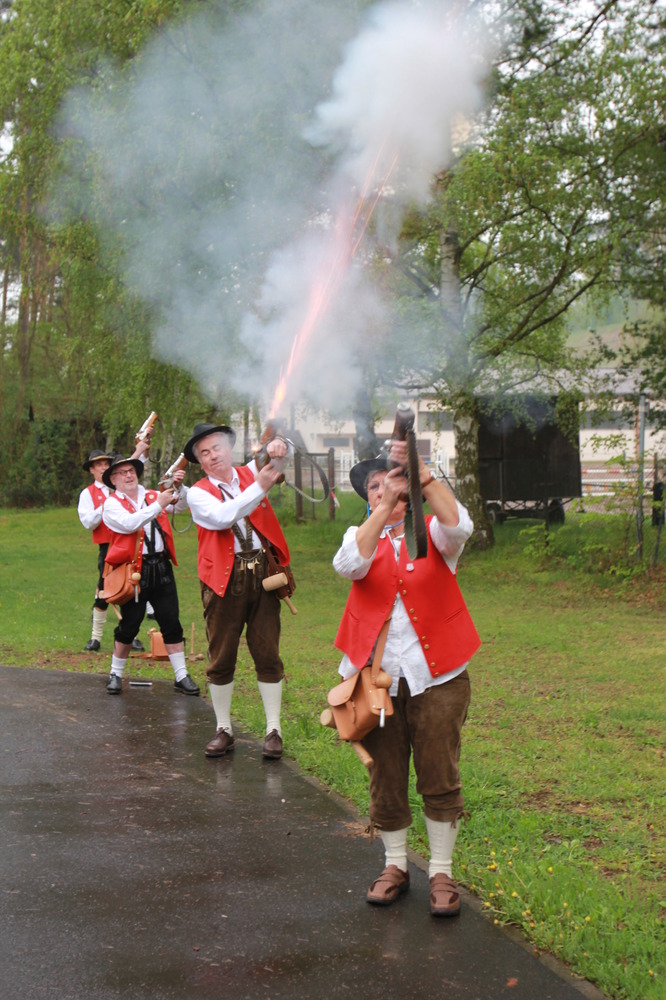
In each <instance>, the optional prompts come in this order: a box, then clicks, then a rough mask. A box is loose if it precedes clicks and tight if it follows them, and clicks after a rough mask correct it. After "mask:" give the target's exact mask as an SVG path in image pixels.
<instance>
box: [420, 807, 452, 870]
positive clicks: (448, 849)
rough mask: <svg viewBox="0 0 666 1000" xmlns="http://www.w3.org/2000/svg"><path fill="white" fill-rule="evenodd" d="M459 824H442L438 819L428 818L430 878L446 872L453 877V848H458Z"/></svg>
mask: <svg viewBox="0 0 666 1000" xmlns="http://www.w3.org/2000/svg"><path fill="white" fill-rule="evenodd" d="M459 827H460V824H459V823H456V824H455V826H454V824H453V823H441V822H440V821H439V820H436V819H429V818H428V817H427V816H426V829H427V831H428V840H429V842H430V864H429V866H428V874H429V876H430V878H432V877H433V875H437V873H438V872H444V873H445V874H446V875H448V876H449V878H450V877H451V865H452V863H453V848H454V847H455V846H456V838H457V836H458V829H459Z"/></svg>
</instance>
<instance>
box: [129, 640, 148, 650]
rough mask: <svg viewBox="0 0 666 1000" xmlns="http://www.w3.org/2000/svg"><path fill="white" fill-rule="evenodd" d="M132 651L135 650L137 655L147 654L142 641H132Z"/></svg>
mask: <svg viewBox="0 0 666 1000" xmlns="http://www.w3.org/2000/svg"><path fill="white" fill-rule="evenodd" d="M132 649H133V650H134V652H135V653H145V649H144V647H143V643H142V642H141V640H140V639H133V640H132Z"/></svg>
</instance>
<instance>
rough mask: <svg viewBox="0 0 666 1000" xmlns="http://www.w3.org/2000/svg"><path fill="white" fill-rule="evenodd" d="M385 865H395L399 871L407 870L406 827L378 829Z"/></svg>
mask: <svg viewBox="0 0 666 1000" xmlns="http://www.w3.org/2000/svg"><path fill="white" fill-rule="evenodd" d="M379 832H380V834H381V837H382V843H383V845H384V853H385V855H386V867H387V868H388V866H389V865H397V867H398V868H400V870H401V871H403V872H406V871H407V827H405V829H404V830H380V831H379Z"/></svg>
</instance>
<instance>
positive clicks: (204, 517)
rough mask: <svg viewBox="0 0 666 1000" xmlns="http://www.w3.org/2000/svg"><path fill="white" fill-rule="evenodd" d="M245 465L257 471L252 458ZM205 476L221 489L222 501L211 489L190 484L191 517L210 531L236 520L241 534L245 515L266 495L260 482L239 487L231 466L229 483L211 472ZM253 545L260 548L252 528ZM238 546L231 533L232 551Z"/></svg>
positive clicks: (238, 548)
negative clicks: (242, 487) (215, 476)
mask: <svg viewBox="0 0 666 1000" xmlns="http://www.w3.org/2000/svg"><path fill="white" fill-rule="evenodd" d="M248 468H249V469H251V470H252V472H256V465H255V463H254V461H252V462H250V463H248ZM208 479H209V480H210V481H211V483H213V485H214V486H217V487H218V488H219V489H221V490H222V494H223V496H224V502H223V503H222V502H221V501H220V500H218V499H217V497H214V496H213V495H212V493H208V492H207V491H206V490H202V489H201V487H200V486H190V489H189V491H188V494H187V502H188V503H189V505H190V511H191V512H192V520H193V521H194V523H195V524H199V525H201V527H202V528H207V529H208V530H209V531H224V530H225V529H228V528H230V527H231V526H232V524H238V527H239V528H240V530H241V532H242V534H243V535H245V530H246V525H245V518H246V517H247V516H248V515H249V514H251V513H252V511H253V510H255V508H256V507H258V506H259V504H260V503H261V501H262V500H263V499H264V497H265V496H266V494H265V492H264V491H263V490H262V488H261V486H260V485H259V483H258V482H257V481H256V480H255V481H254V482H253V483H250V485H249V486H248V487H247V488H246V489H244V490H241V485H240V480H239V478H238V472H237V471H236V469H235V468H234V470H233V474H232V477H231V482H230V483H223V482H221V481H220V480H219V479H215V478H214V477H213V476H208ZM252 547H253V548H255V549H260V548H261V540H260V538H259V537H258V535H257V534H256V533H255V532H254V531H253V532H252ZM240 548H241V545H240V542H239V540H238V539H237V538H236V537H235V536H234V551H235V552H239V551H240Z"/></svg>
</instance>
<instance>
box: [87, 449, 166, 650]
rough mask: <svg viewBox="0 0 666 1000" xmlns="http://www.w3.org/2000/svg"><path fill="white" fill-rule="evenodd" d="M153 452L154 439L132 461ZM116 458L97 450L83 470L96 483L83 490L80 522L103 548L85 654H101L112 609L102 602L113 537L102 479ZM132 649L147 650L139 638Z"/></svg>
mask: <svg viewBox="0 0 666 1000" xmlns="http://www.w3.org/2000/svg"><path fill="white" fill-rule="evenodd" d="M149 448H150V439H147V440H146V441H145V442H138V443H137V447H136V451H135V452H134V454H133V455H132V458H141V456H142V455H144V454H146V453H147V452H148V450H149ZM114 458H115V455H113V454H109V452H106V451H100V450H99V449H95V450H94V451H91V452H90V454H89V455H88V458H87V459H86V461H85V462H84V463H83V466H82V468H83V469H85V471H86V472H89V473H90V475H91V476H92V477H93V481H92V483H91V484H90V486H87V487H86V488H85V490H82V492H81V494H80V496H79V504H78V514H79V520H80V522H81V524H82V525H83V527H84V528H85V529H86V530H87V531H91V532H92V539H93V542H95V544H96V545H98V546H99V554H98V557H97V569H98V572H99V576H98V581H97V587H96V590H95V600H94V602H93V609H92V632H91V635H90V638H89V639H88V642H87V643H86V644H85V646H84V647H83V649H84V651H85V652H88V653H90V652H92V653H97V652H99V649H100V647H101V643H102V634H103V632H104V625H105V623H106V612H107V610H108V607H109V605H108V604H107V603H106V601H104V600H102V598H101V597H100V596H99V594H100V591H101V590H103V589H104V585H103V582H102V571H103V569H104V561H105V559H106V552H107V549H108V547H109V537H110V535H109V529H108V528H107V527H106V525H105V524H104V523H103V521H102V506H103V504H104V501H105V500H106V498H107V497H108V496H109V494H110V493H111V490H110V489H109V487H108V486H107V485H106V483H104V482H103V481H102V475H103V473H104V472H106V470H107V469H108V468H109V466H110V465H111V462H113V460H114ZM142 461H143V459H142ZM132 649H134V650H137V651H138V652H142V651H143V646H142V644H141V642H140V641H139V639H138V638H136V639H135V640H134V642H133V643H132Z"/></svg>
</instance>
